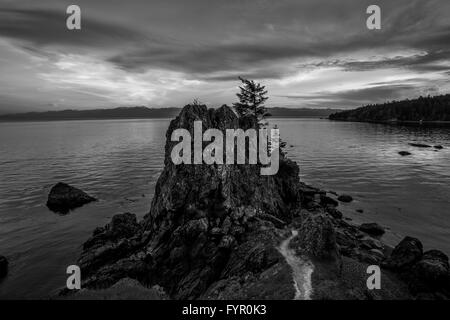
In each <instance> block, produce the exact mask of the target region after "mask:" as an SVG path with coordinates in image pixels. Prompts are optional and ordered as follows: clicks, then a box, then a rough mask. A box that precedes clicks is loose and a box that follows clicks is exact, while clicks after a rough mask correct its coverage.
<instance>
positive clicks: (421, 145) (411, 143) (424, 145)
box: [409, 142, 431, 148]
mask: <svg viewBox="0 0 450 320" xmlns="http://www.w3.org/2000/svg"><path fill="white" fill-rule="evenodd" d="M409 145H410V146H412V147H417V148H431V146H430V145H429V144H424V143H415V142H410V143H409Z"/></svg>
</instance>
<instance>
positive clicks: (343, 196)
mask: <svg viewBox="0 0 450 320" xmlns="http://www.w3.org/2000/svg"><path fill="white" fill-rule="evenodd" d="M337 199H338V200H339V201H340V202H352V201H353V197H352V196H350V195H348V194H341V195H340V196H339V197H338V198H337Z"/></svg>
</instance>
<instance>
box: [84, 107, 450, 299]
mask: <svg viewBox="0 0 450 320" xmlns="http://www.w3.org/2000/svg"><path fill="white" fill-rule="evenodd" d="M196 120H198V121H202V123H203V130H207V129H208V128H218V129H220V130H222V131H223V130H225V129H227V128H248V127H249V126H250V127H251V126H252V125H254V123H253V122H251V121H248V119H244V120H242V119H239V118H238V117H237V116H236V115H235V113H234V112H233V110H231V109H230V108H229V107H227V106H222V107H221V108H219V109H217V110H213V109H207V108H206V106H202V105H188V106H186V107H185V108H183V110H182V111H181V112H180V115H179V116H178V117H177V118H175V119H174V120H172V121H171V123H170V126H169V129H168V131H167V133H166V139H167V141H166V146H165V160H164V164H165V166H164V169H163V171H162V173H161V175H160V177H159V179H158V181H157V184H156V187H155V195H154V198H153V201H152V204H151V209H150V212H149V213H148V214H147V215H146V216H145V217H144V219H143V220H142V221H140V222H138V221H137V220H136V217H135V216H134V215H133V214H130V213H124V214H119V215H116V216H114V217H113V218H112V221H111V222H110V223H109V224H108V225H106V226H105V227H102V228H97V229H96V230H95V231H94V233H93V235H92V237H91V238H90V239H88V240H87V241H86V243H85V244H84V246H83V253H82V255H81V257H80V259H79V265H80V267H81V269H82V275H83V282H82V287H83V288H85V289H88V290H98V289H102V290H103V289H106V288H111V287H112V286H114V284H116V283H118V282H119V281H121V280H122V279H125V278H131V279H134V280H136V281H138V282H139V284H140V285H141V286H142V287H143V288H154V286H155V285H158V286H160V287H162V288H164V291H165V293H167V295H168V296H169V297H170V298H172V299H294V298H296V297H298V292H296V290H297V289H296V288H298V283H296V281H297V280H298V279H301V277H299V273H301V272H300V271H299V270H301V268H300V269H299V268H294V267H296V266H295V265H294V266H293V263H296V261H312V263H313V264H314V267H313V268H311V269H308V270H312V269H313V270H314V271H313V275H312V283H313V288H312V290H313V291H314V292H315V293H314V294H313V297H315V298H317V299H327V298H329V299H354V298H357V299H374V298H380V299H383V298H389V299H390V298H410V297H411V296H410V295H409V291H408V290H407V288H408V283H409V282H408V279H409V278H407V277H406V276H405V275H404V274H403V272H404V270H405V269H402V267H403V266H404V265H405V266H406V265H408V268H407V270H408V275H409V277H414V276H415V277H418V276H419V274H420V275H422V279H423V281H424V282H425V283H431V282H432V281H434V280H433V279H440V280H441V278H443V277H444V278H445V276H444V275H445V274H446V270H447V271H448V260H447V264H446V263H445V258H444V257H443V256H442V255H440V254H438V253H436V252H431V253H430V254H428V255H427V256H426V259H425V255H422V251H421V250H422V249H420V255H417V256H415V253H412V252H410V251H411V250H410V248H412V251H414V250H415V247H414V243H411V241H410V240H407V241H405V242H404V243H401V244H400V245H399V247H398V248H395V249H394V250H393V252H392V254H390V252H389V251H390V250H389V248H387V246H385V245H384V244H383V243H382V242H381V241H379V240H377V239H375V238H373V237H372V236H379V235H381V234H382V233H383V232H384V229H383V228H381V227H380V226H378V225H377V224H363V225H361V226H356V225H353V224H350V223H348V222H347V221H345V220H344V219H342V213H341V212H340V211H338V210H337V208H336V207H337V206H338V202H337V201H336V200H335V199H333V198H332V197H329V196H327V192H325V191H323V190H320V189H317V188H314V187H311V186H307V185H306V184H304V183H301V182H300V181H299V168H298V166H297V164H296V163H294V162H292V161H291V160H289V159H287V158H286V157H285V156H284V154H281V158H280V166H279V171H278V173H277V174H276V175H273V176H261V175H260V170H259V169H260V168H259V166H258V165H217V164H215V165H204V164H197V165H186V164H180V165H175V164H173V162H172V160H171V158H170V153H171V150H172V147H173V146H174V144H175V143H177V142H172V141H171V135H172V132H173V131H174V130H175V129H177V128H183V129H186V130H188V131H189V132H190V133H191V136H194V133H193V123H194V121H196ZM286 239H289V243H286ZM280 244H287V245H288V246H285V247H284V249H289V254H290V256H289V257H290V259H289V263H288V262H287V258H286V256H285V255H283V250H279V249H280ZM285 251H286V250H285ZM292 252H294V253H293V254H294V255H295V256H296V257H299V259H296V257H294V256H291V254H292ZM410 256H411V257H410ZM300 257H301V259H300ZM419 262H421V263H419ZM368 264H378V265H382V266H383V267H384V266H385V267H386V268H385V269H383V279H387V280H386V282H383V286H385V287H384V288H385V289H383V290H382V291H380V293H368V292H367V290H366V289H365V288H364V286H365V281H366V278H367V274H366V272H365V269H366V267H367V265H368ZM355 270H356V271H355ZM424 270H425V271H424ZM424 274H426V276H423V275H424ZM310 278H311V277H310ZM296 279H297V280H296ZM383 281H385V280H383ZM119 283H120V282H119ZM356 283H358V284H359V285H358V288H357V289H355V286H357V285H356ZM361 284H362V285H361ZM405 288H406V289H405ZM411 290H412V289H411ZM441 291H442V290H441ZM414 292H416V293H421V292H425V291H424V289H421V290H419V291H414ZM308 296H309V295H308Z"/></svg>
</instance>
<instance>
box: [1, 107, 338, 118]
mask: <svg viewBox="0 0 450 320" xmlns="http://www.w3.org/2000/svg"><path fill="white" fill-rule="evenodd" d="M180 110H181V109H180V108H147V107H120V108H113V109H93V110H61V111H46V112H27V113H15V114H4V115H0V121H52V120H96V119H161V118H175V117H176V116H177V115H178V113H179V112H180ZM268 111H269V113H270V114H271V115H272V117H274V118H307V117H312V118H313V117H315V118H326V117H328V116H329V115H330V114H332V113H335V112H338V111H341V110H338V109H308V108H301V109H293V108H268Z"/></svg>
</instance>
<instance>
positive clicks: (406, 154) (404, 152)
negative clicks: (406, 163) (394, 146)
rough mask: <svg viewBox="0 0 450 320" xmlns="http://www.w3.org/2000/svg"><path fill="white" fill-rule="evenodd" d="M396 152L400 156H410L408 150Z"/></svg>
mask: <svg viewBox="0 0 450 320" xmlns="http://www.w3.org/2000/svg"><path fill="white" fill-rule="evenodd" d="M398 154H399V155H401V156H410V155H411V152H408V151H399V152H398Z"/></svg>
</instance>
